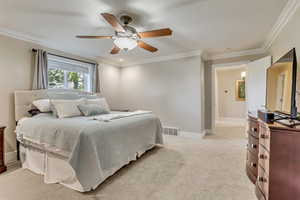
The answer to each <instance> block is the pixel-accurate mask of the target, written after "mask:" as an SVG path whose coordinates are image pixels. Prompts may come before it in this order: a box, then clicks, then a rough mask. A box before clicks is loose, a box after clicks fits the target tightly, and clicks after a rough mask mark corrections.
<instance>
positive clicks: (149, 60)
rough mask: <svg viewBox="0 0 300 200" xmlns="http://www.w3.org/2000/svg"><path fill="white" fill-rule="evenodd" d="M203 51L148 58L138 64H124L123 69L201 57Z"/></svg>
mask: <svg viewBox="0 0 300 200" xmlns="http://www.w3.org/2000/svg"><path fill="white" fill-rule="evenodd" d="M202 52H203V51H202V50H197V51H189V52H183V53H176V54H172V55H168V56H156V57H153V58H146V59H143V60H140V61H137V62H131V63H124V64H121V67H130V66H134V65H141V64H148V63H155V62H162V61H168V60H176V59H180V58H188V57H193V56H201V55H202Z"/></svg>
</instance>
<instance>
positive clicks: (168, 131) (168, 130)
mask: <svg viewBox="0 0 300 200" xmlns="http://www.w3.org/2000/svg"><path fill="white" fill-rule="evenodd" d="M163 133H164V134H165V135H174V136H178V135H179V128H176V127H164V128H163Z"/></svg>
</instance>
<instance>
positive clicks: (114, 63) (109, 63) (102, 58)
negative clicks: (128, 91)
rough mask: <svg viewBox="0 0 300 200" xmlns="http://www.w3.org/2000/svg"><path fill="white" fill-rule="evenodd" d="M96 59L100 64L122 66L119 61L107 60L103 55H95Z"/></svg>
mask: <svg viewBox="0 0 300 200" xmlns="http://www.w3.org/2000/svg"><path fill="white" fill-rule="evenodd" d="M97 60H98V61H100V62H101V63H102V64H107V65H112V66H114V67H118V68H120V67H122V64H121V63H117V62H116V61H113V60H109V59H106V58H104V57H97Z"/></svg>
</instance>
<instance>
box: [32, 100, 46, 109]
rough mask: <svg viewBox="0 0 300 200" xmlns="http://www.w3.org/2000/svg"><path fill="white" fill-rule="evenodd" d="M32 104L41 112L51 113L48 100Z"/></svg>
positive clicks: (36, 101)
mask: <svg viewBox="0 0 300 200" xmlns="http://www.w3.org/2000/svg"><path fill="white" fill-rule="evenodd" d="M32 104H33V105H34V106H35V107H36V108H37V109H39V111H41V112H51V108H50V99H39V100H35V101H33V102H32Z"/></svg>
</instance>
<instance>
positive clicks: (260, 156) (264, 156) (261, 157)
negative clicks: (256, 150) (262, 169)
mask: <svg viewBox="0 0 300 200" xmlns="http://www.w3.org/2000/svg"><path fill="white" fill-rule="evenodd" d="M259 158H260V159H262V160H265V159H267V158H268V157H267V156H266V155H264V154H260V155H259Z"/></svg>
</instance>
